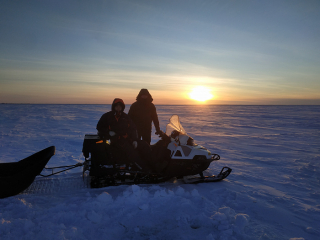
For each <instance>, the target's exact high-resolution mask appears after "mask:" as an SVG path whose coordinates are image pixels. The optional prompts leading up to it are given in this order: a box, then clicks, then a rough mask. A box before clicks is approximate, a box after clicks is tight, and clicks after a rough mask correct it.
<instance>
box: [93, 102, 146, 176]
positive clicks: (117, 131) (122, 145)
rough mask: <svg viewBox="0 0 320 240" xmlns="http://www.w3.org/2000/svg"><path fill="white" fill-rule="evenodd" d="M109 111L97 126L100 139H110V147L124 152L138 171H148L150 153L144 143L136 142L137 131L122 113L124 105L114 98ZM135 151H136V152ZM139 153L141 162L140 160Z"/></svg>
mask: <svg viewBox="0 0 320 240" xmlns="http://www.w3.org/2000/svg"><path fill="white" fill-rule="evenodd" d="M111 109H112V110H111V111H110V112H107V113H105V114H103V115H102V116H101V118H100V120H99V122H98V124H97V130H98V135H99V136H100V138H104V139H110V143H111V145H112V146H115V147H116V148H118V149H120V150H122V151H124V152H125V153H126V155H127V157H129V158H130V160H131V161H132V162H134V163H135V165H136V166H137V167H138V168H139V169H140V170H142V169H144V170H145V169H148V167H147V166H146V165H147V163H146V161H147V158H149V157H150V155H151V151H150V150H149V149H148V148H149V146H145V145H147V144H146V143H145V144H144V143H143V142H140V141H138V135H137V130H136V127H135V125H134V123H133V122H132V121H131V119H130V118H129V116H128V115H127V114H126V113H124V112H123V111H124V109H125V104H124V102H123V100H122V99H120V98H115V99H114V100H113V103H112V107H111ZM136 149H137V150H138V151H136ZM139 153H140V155H141V157H142V159H143V160H141V158H140V156H139Z"/></svg>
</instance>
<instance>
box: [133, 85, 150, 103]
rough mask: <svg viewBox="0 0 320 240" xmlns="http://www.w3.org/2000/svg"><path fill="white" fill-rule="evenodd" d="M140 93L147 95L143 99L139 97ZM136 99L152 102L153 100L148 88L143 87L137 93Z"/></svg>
mask: <svg viewBox="0 0 320 240" xmlns="http://www.w3.org/2000/svg"><path fill="white" fill-rule="evenodd" d="M142 95H146V96H148V97H147V98H146V99H143V98H142V97H141V96H142ZM136 99H137V101H148V102H152V101H153V98H152V96H151V94H150V93H149V91H148V89H145V88H143V89H141V90H140V92H139V94H138V96H137V98H136Z"/></svg>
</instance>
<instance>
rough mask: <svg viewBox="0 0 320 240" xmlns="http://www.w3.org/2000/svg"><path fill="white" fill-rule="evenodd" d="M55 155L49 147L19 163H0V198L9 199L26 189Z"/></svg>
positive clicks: (53, 148) (53, 149) (52, 148)
mask: <svg viewBox="0 0 320 240" xmlns="http://www.w3.org/2000/svg"><path fill="white" fill-rule="evenodd" d="M54 154H55V147H54V146H51V147H48V148H46V149H43V150H42V151H39V152H37V153H35V154H33V155H31V156H29V157H27V158H25V159H22V160H20V161H19V162H12V163H0V198H6V197H11V196H14V195H17V194H19V193H20V192H22V191H24V190H25V189H27V188H28V187H29V186H30V185H31V184H32V183H33V181H34V179H35V178H36V176H37V175H39V174H40V173H41V172H42V170H43V168H44V167H45V166H46V164H47V163H48V161H49V160H50V158H51V157H52V156H53V155H54Z"/></svg>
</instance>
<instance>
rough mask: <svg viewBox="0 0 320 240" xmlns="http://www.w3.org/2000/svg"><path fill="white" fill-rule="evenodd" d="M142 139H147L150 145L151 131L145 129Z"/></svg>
mask: <svg viewBox="0 0 320 240" xmlns="http://www.w3.org/2000/svg"><path fill="white" fill-rule="evenodd" d="M141 136H142V140H144V141H146V142H147V143H148V144H149V145H150V143H151V131H149V130H147V131H143V132H142V134H141Z"/></svg>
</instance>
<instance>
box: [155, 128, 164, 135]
mask: <svg viewBox="0 0 320 240" xmlns="http://www.w3.org/2000/svg"><path fill="white" fill-rule="evenodd" d="M161 133H162V131H161V130H160V129H159V130H157V131H156V132H155V133H154V134H156V135H160V134H161Z"/></svg>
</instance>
